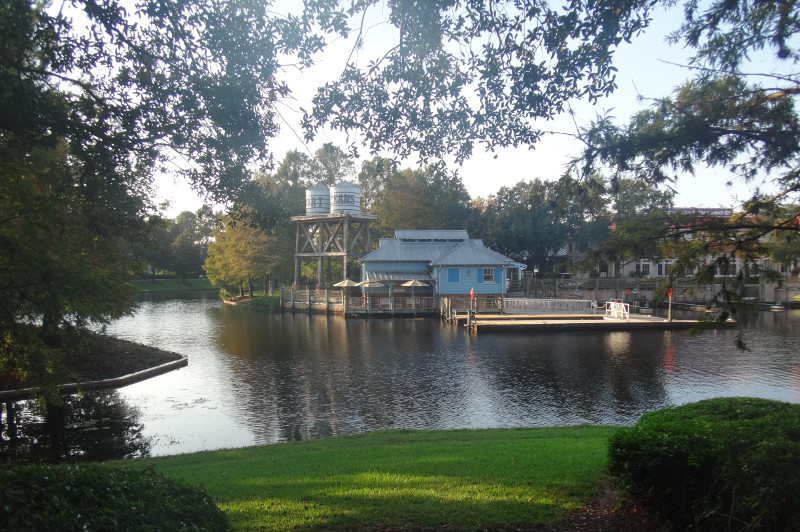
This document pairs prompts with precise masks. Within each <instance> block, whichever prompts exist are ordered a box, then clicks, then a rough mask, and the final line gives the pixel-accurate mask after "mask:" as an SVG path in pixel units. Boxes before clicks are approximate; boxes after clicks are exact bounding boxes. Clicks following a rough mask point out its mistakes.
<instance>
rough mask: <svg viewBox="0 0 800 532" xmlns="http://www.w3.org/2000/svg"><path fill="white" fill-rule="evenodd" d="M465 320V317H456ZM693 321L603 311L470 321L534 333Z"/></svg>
mask: <svg viewBox="0 0 800 532" xmlns="http://www.w3.org/2000/svg"><path fill="white" fill-rule="evenodd" d="M459 322H460V323H466V317H464V318H463V320H462V319H459ZM695 325H697V321H696V320H672V321H667V320H666V319H664V318H657V317H653V316H641V315H634V316H631V318H630V319H610V318H606V317H605V316H604V315H602V314H548V315H545V314H538V315H530V314H477V315H476V316H475V317H474V318H473V319H472V320H470V328H471V329H472V330H474V331H475V332H483V333H487V332H523V331H529V332H535V331H557V330H596V331H628V330H636V329H660V330H672V329H688V328H690V327H693V326H695Z"/></svg>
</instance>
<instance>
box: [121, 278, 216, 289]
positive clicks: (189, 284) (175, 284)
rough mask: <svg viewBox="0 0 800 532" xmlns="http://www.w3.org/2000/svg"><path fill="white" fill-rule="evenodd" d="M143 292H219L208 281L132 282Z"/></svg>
mask: <svg viewBox="0 0 800 532" xmlns="http://www.w3.org/2000/svg"><path fill="white" fill-rule="evenodd" d="M131 284H132V285H134V286H135V287H136V288H138V289H139V290H140V291H142V292H174V291H182V290H217V287H215V286H214V285H212V284H211V281H209V280H208V279H186V282H183V281H181V280H180V279H156V280H155V282H153V281H150V280H139V281H131Z"/></svg>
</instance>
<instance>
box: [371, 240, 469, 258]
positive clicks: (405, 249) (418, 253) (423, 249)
mask: <svg viewBox="0 0 800 532" xmlns="http://www.w3.org/2000/svg"><path fill="white" fill-rule="evenodd" d="M454 245H456V244H455V243H449V244H439V243H436V244H431V243H420V244H410V243H406V242H401V241H399V240H397V239H394V238H381V240H380V244H379V247H378V249H376V250H375V251H373V252H371V253H368V254H367V255H364V256H363V257H361V262H431V261H432V260H434V259H435V258H436V257H439V256H441V255H442V254H444V253H446V252H447V251H448V250H450V249H451V248H452V247H453V246H454Z"/></svg>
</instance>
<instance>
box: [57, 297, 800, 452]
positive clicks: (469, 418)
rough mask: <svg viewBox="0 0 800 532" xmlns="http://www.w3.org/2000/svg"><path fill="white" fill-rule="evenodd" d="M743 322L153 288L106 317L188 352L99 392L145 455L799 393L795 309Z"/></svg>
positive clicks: (570, 420) (128, 335) (568, 420)
mask: <svg viewBox="0 0 800 532" xmlns="http://www.w3.org/2000/svg"><path fill="white" fill-rule="evenodd" d="M673 314H675V313H673ZM676 317H692V316H689V315H688V314H683V315H680V314H679V315H677V316H676ZM740 323H741V326H742V328H743V330H744V338H745V341H746V342H747V344H748V346H749V348H750V349H749V350H748V351H739V350H737V349H736V348H735V346H734V337H735V335H736V331H728V330H716V331H709V332H705V333H703V334H700V335H697V336H691V335H690V334H688V333H687V332H685V331H634V332H607V333H602V332H594V331H586V332H576V331H564V332H552V333H523V334H520V333H508V334H481V335H476V334H474V333H470V332H468V331H467V330H466V328H464V327H454V326H452V325H450V324H448V323H444V322H441V321H439V320H437V319H347V320H346V319H344V318H342V317H341V316H323V315H308V314H274V313H268V312H264V311H259V310H250V309H244V308H239V307H234V306H230V305H224V304H222V303H221V302H220V301H219V299H218V298H217V297H216V294H204V295H195V296H193V297H184V298H176V297H172V298H164V297H163V296H152V297H150V298H148V299H146V300H143V301H142V302H141V303H140V305H139V308H138V310H137V311H136V313H135V314H134V315H133V316H131V317H127V318H124V319H121V320H119V321H117V322H115V323H113V324H111V325H110V326H108V328H107V332H108V333H109V334H111V335H114V336H118V337H120V338H124V339H127V340H132V341H136V342H139V343H144V344H148V345H154V346H158V347H160V348H162V349H166V350H169V351H175V352H177V353H181V354H185V355H188V357H189V365H188V367H186V368H183V369H180V370H178V371H173V372H170V373H167V374H164V375H161V376H159V377H155V378H152V379H149V380H147V381H143V382H140V383H137V384H134V385H131V386H128V387H125V388H122V389H120V390H118V391H117V392H113V393H112V394H111V395H110V396H109V394H105V395H102V397H103V401H105V403H108V404H111V405H113V406H114V407H115V408H116V409H117V410H120V409H121V410H126V409H127V411H128V412H129V416H130V417H131V421H130V423H129V424H128V425H127V427H128V429H127V431H128V433H129V434H128V440H129V439H131V438H133V439H134V440H136V441H138V442H141V444H142V447H141V448H140V450H139V451H138V452H139V454H151V455H165V454H176V453H183V452H192V451H198V450H206V449H218V448H224V447H238V446H246V445H253V444H267V443H274V442H280V441H287V440H298V439H306V438H319V437H323V436H335V435H340V434H353V433H360V432H366V431H373V430H380V429H387V428H409V429H450V428H476V429H477V428H494V427H527V426H550V425H571V424H579V423H589V424H620V425H629V424H633V423H635V422H636V420H637V419H638V418H639V417H640V416H641V414H642V413H644V412H646V411H648V410H653V409H657V408H661V407H664V406H667V405H677V404H683V403H687V402H692V401H697V400H700V399H705V398H711V397H720V396H756V397H764V398H770V399H777V400H781V401H789V402H799V401H800V311H797V310H794V311H787V312H757V313H756V312H754V313H751V314H745V315H743V316H741V318H740ZM109 397H110V398H109ZM83 410H85V408H83ZM120 415H121V414H119V413H117V414H108V415H106V417H107V418H109V419H112V418H116V417H119V416H120ZM83 422H87V421H86V420H85V419H84V420H83ZM73 424H74V422H73ZM90 428H92V429H94V428H95V427H94V426H92V427H90ZM107 430H108V429H107ZM126 441H127V440H126ZM129 454H130V455H136V452H133V453H129Z"/></svg>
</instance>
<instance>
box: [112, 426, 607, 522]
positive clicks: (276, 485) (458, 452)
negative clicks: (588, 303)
mask: <svg viewBox="0 0 800 532" xmlns="http://www.w3.org/2000/svg"><path fill="white" fill-rule="evenodd" d="M615 430H616V428H614V427H596V426H580V427H561V428H537V429H499V430H478V431H473V430H457V431H382V432H376V433H370V434H363V435H357V436H341V437H335V438H324V439H320V440H309V441H303V442H292V443H281V444H275V445H268V446H262V447H251V448H245V449H232V450H223V451H213V452H205V453H195V454H189V455H182V456H174V457H162V458H147V459H142V460H138V461H136V462H135V463H136V464H137V467H147V466H150V465H153V466H154V468H155V469H156V470H157V471H160V472H162V473H163V474H164V475H166V476H168V477H172V478H176V479H181V480H184V481H186V482H189V483H191V484H194V485H198V486H200V487H202V488H203V489H204V490H206V491H207V492H208V493H209V494H210V495H211V496H212V497H213V498H214V499H215V500H217V501H218V504H219V505H220V507H221V508H222V509H223V510H225V511H226V513H227V514H228V517H229V519H230V521H231V523H232V524H233V526H234V528H235V529H240V530H252V529H259V528H262V529H268V530H289V529H296V528H299V529H315V528H330V529H337V530H341V529H372V528H380V529H389V530H392V529H395V530H396V529H408V528H434V527H441V526H445V525H446V526H448V528H451V529H481V528H487V529H514V528H517V527H523V526H534V525H537V524H541V523H549V522H552V521H553V520H557V519H558V518H559V517H560V516H562V515H563V514H564V512H565V511H568V510H572V509H577V508H579V507H580V505H581V502H582V501H584V500H585V499H587V498H588V497H590V496H591V495H592V494H593V493H594V492H595V491H596V490H597V489H598V488H599V486H600V484H601V481H602V478H603V476H604V475H605V472H606V453H607V448H608V438H609V437H610V435H611V434H612V433H613V432H614V431H615ZM125 465H128V466H130V465H131V462H125Z"/></svg>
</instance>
